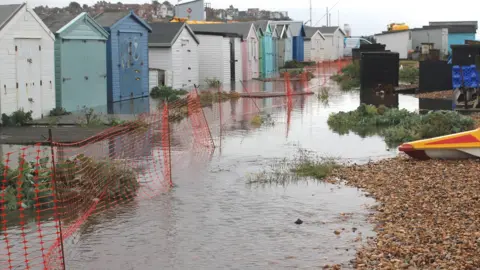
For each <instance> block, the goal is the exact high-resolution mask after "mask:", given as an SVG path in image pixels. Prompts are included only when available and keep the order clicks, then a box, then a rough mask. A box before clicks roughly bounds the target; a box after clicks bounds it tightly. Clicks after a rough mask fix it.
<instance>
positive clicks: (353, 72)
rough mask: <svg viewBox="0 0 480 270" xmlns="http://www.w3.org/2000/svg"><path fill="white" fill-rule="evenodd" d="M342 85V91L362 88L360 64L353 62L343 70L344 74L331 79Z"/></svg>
mask: <svg viewBox="0 0 480 270" xmlns="http://www.w3.org/2000/svg"><path fill="white" fill-rule="evenodd" d="M330 78H331V79H332V80H334V81H335V82H337V83H338V84H339V85H340V88H341V89H342V90H352V89H355V88H359V87H360V63H359V62H358V61H356V62H353V63H351V64H349V65H347V66H346V67H344V68H342V73H340V74H335V75H333V76H331V77H330Z"/></svg>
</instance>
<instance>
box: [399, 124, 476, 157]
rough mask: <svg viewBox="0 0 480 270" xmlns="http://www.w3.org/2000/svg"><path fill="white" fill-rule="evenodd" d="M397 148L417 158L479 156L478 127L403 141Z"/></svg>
mask: <svg viewBox="0 0 480 270" xmlns="http://www.w3.org/2000/svg"><path fill="white" fill-rule="evenodd" d="M398 150H399V151H402V152H404V153H405V154H407V155H409V156H411V157H413V158H417V159H465V158H480V129H475V130H470V131H465V132H460V133H455V134H451V135H446V136H440V137H435V138H431V139H425V140H418V141H414V142H408V143H404V144H402V145H400V147H399V148H398Z"/></svg>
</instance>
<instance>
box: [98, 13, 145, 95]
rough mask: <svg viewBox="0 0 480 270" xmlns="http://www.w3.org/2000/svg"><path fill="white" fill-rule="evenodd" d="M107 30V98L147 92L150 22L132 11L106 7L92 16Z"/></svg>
mask: <svg viewBox="0 0 480 270" xmlns="http://www.w3.org/2000/svg"><path fill="white" fill-rule="evenodd" d="M94 19H95V20H96V21H97V22H98V23H99V24H100V25H101V26H103V28H104V29H105V30H106V31H107V32H108V33H109V34H110V36H109V39H108V41H107V63H106V64H107V101H108V102H109V103H111V102H117V101H121V100H126V99H131V98H138V97H144V96H148V95H149V93H150V91H149V89H148V33H149V32H151V31H152V29H151V28H150V26H149V25H148V24H147V23H146V22H145V21H143V20H142V19H141V18H140V17H138V16H137V15H135V13H133V11H105V12H103V13H100V14H98V15H97V16H95V18H94Z"/></svg>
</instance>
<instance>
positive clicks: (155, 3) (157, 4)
mask: <svg viewBox="0 0 480 270" xmlns="http://www.w3.org/2000/svg"><path fill="white" fill-rule="evenodd" d="M152 5H154V6H155V7H158V6H159V5H160V3H159V2H158V1H157V0H153V1H152Z"/></svg>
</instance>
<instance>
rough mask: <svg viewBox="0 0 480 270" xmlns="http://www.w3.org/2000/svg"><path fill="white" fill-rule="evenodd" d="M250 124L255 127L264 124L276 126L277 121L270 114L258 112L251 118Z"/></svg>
mask: <svg viewBox="0 0 480 270" xmlns="http://www.w3.org/2000/svg"><path fill="white" fill-rule="evenodd" d="M250 124H252V126H255V127H260V126H262V125H264V126H274V125H275V122H274V121H273V119H272V116H271V115H270V114H257V115H255V116H254V117H253V118H252V120H250Z"/></svg>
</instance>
